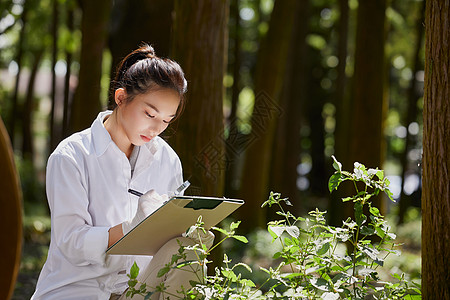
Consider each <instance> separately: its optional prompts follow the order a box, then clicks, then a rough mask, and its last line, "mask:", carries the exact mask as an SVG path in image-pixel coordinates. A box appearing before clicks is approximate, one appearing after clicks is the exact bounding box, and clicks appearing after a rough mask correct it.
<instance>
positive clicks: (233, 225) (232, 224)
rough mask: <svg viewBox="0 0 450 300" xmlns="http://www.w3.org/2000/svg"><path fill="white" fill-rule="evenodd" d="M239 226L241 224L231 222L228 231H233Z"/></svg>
mask: <svg viewBox="0 0 450 300" xmlns="http://www.w3.org/2000/svg"><path fill="white" fill-rule="evenodd" d="M239 224H241V221H237V222H232V223H231V224H230V231H234V230H236V229H237V228H238V227H239Z"/></svg>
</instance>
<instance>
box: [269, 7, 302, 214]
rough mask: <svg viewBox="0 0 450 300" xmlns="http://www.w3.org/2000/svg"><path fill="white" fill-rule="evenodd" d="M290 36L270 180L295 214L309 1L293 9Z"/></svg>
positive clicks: (298, 201) (297, 208) (297, 205)
mask: <svg viewBox="0 0 450 300" xmlns="http://www.w3.org/2000/svg"><path fill="white" fill-rule="evenodd" d="M295 15H296V16H297V17H296V18H295V20H294V26H293V35H292V38H291V49H290V54H289V57H290V58H289V61H291V62H292V63H290V64H288V65H287V70H286V71H287V72H286V76H285V78H286V79H285V80H284V86H283V93H282V101H283V111H284V112H286V113H285V114H283V115H282V116H281V117H280V122H279V125H278V128H277V129H278V133H277V135H276V140H277V142H276V143H275V145H274V155H273V156H274V160H273V161H272V172H271V173H272V174H271V176H272V180H273V185H274V191H277V192H280V193H281V194H282V195H283V197H289V200H290V202H291V203H292V204H293V205H294V207H295V210H296V211H298V212H300V210H301V206H302V203H300V199H299V198H298V197H299V193H298V191H299V190H298V188H297V177H298V173H297V167H298V165H299V164H300V152H301V146H300V129H301V122H302V119H303V117H304V109H305V100H306V86H307V84H306V77H307V74H306V59H305V58H306V57H307V44H306V35H307V33H308V28H309V26H308V23H309V19H310V18H309V1H307V0H302V1H299V4H298V5H297V7H296V12H295ZM273 213H274V210H269V213H268V217H267V220H269V219H272V220H273V217H274V215H273Z"/></svg>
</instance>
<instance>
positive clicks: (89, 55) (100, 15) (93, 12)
mask: <svg viewBox="0 0 450 300" xmlns="http://www.w3.org/2000/svg"><path fill="white" fill-rule="evenodd" d="M81 8H82V11H83V17H82V22H81V31H82V34H83V36H82V39H81V57H80V73H79V75H78V87H77V90H76V92H75V97H74V101H73V103H72V110H71V117H70V124H71V126H70V130H71V132H74V131H79V130H82V129H84V128H87V127H89V126H90V125H91V124H92V121H93V120H94V119H95V117H96V116H97V114H98V112H99V111H100V109H101V101H100V91H101V85H100V80H101V77H102V58H103V51H104V48H105V43H106V36H107V27H108V21H109V15H110V11H111V0H97V1H91V0H81Z"/></svg>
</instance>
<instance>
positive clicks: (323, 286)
mask: <svg viewBox="0 0 450 300" xmlns="http://www.w3.org/2000/svg"><path fill="white" fill-rule="evenodd" d="M310 282H311V284H312V285H313V286H314V287H315V288H317V289H319V290H321V291H324V292H328V291H329V286H328V282H327V281H326V280H325V279H323V278H315V277H313V278H311V280H310Z"/></svg>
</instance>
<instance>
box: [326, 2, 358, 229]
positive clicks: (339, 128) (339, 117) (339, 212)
mask: <svg viewBox="0 0 450 300" xmlns="http://www.w3.org/2000/svg"><path fill="white" fill-rule="evenodd" d="M339 13H340V17H339V24H338V32H339V42H338V54H337V57H338V60H339V64H338V66H337V71H338V75H337V80H336V91H335V94H334V96H335V97H334V101H335V105H336V114H335V118H336V127H335V134H334V149H335V156H336V158H337V160H338V161H339V162H341V163H342V165H343V166H345V167H346V168H348V167H349V166H350V165H351V163H352V162H351V161H350V159H349V158H350V157H349V155H348V153H349V141H350V137H349V135H348V133H349V131H350V120H351V118H350V115H351V98H350V97H349V95H348V93H347V91H348V88H347V83H348V80H347V74H346V72H345V68H346V66H347V53H348V50H347V44H348V27H349V26H348V24H349V6H348V0H339ZM352 192H353V191H352V190H350V189H349V188H348V186H347V185H344V184H343V185H342V186H341V187H340V188H339V189H338V190H337V191H334V192H333V193H332V194H331V197H330V204H329V209H328V211H329V214H328V216H329V222H330V224H332V225H335V226H339V225H341V222H342V220H343V219H344V220H345V219H346V218H347V217H348V216H350V215H351V214H352V208H353V205H352V204H351V203H349V202H342V201H341V199H342V198H344V197H348V196H349V195H350V193H352Z"/></svg>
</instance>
